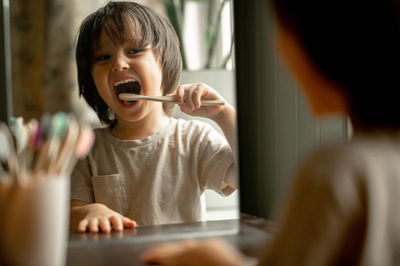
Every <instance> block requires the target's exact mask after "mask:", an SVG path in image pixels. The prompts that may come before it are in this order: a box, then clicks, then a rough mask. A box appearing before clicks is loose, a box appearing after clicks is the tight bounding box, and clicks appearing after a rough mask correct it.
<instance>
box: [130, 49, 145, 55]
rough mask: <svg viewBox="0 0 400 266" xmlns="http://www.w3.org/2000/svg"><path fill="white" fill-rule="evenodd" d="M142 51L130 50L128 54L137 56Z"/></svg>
mask: <svg viewBox="0 0 400 266" xmlns="http://www.w3.org/2000/svg"><path fill="white" fill-rule="evenodd" d="M142 51H143V49H130V50H129V51H128V54H138V53H140V52H142Z"/></svg>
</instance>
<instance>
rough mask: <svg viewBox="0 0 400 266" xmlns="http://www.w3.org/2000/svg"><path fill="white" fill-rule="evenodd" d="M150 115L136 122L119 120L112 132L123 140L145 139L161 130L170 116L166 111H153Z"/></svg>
mask: <svg viewBox="0 0 400 266" xmlns="http://www.w3.org/2000/svg"><path fill="white" fill-rule="evenodd" d="M150 116H151V117H146V118H145V119H140V120H138V121H135V122H129V121H121V120H118V122H117V124H116V125H115V126H114V127H113V129H112V130H111V133H112V134H113V135H114V136H115V137H117V138H119V139H123V140H135V139H143V138H145V137H148V136H151V135H153V134H154V133H156V132H158V131H160V130H161V129H162V128H164V127H166V126H167V125H168V123H169V119H170V118H169V116H167V115H166V114H165V112H164V111H161V112H160V113H157V114H156V113H153V114H151V115H150Z"/></svg>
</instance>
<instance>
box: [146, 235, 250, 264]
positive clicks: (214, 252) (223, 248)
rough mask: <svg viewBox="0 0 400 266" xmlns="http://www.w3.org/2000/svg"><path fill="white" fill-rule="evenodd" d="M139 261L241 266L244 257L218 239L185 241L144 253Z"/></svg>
mask: <svg viewBox="0 0 400 266" xmlns="http://www.w3.org/2000/svg"><path fill="white" fill-rule="evenodd" d="M141 260H142V261H143V262H144V263H147V264H159V265H193V266H196V265H243V264H244V262H245V256H243V255H242V254H241V253H240V252H239V251H238V250H236V249H234V248H233V247H232V246H230V245H229V244H227V243H226V242H225V241H222V240H219V239H209V240H203V241H196V240H186V241H182V242H171V243H166V244H163V245H160V246H158V247H155V248H152V249H151V250H148V251H146V252H145V253H144V254H142V256H141Z"/></svg>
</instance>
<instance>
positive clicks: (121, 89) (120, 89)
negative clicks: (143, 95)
mask: <svg viewBox="0 0 400 266" xmlns="http://www.w3.org/2000/svg"><path fill="white" fill-rule="evenodd" d="M114 89H115V93H116V95H117V98H118V96H119V94H121V93H134V94H140V91H141V85H140V83H139V82H138V81H136V80H134V79H127V80H122V81H118V82H116V83H115V85H114ZM120 102H121V103H122V104H133V103H135V102H136V101H125V100H120Z"/></svg>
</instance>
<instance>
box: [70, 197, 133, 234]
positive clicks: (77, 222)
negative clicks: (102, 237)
mask: <svg viewBox="0 0 400 266" xmlns="http://www.w3.org/2000/svg"><path fill="white" fill-rule="evenodd" d="M135 226H136V223H135V222H134V221H132V220H131V219H129V218H127V217H124V216H122V215H121V214H119V213H117V212H115V211H113V210H111V209H109V208H108V207H107V206H105V205H104V204H100V203H88V202H84V201H79V200H71V213H70V228H71V229H72V230H77V231H78V232H86V231H87V229H89V231H90V232H92V233H97V232H99V229H100V230H101V231H102V232H104V233H109V232H110V231H111V229H114V230H115V231H123V230H124V228H132V227H135Z"/></svg>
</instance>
